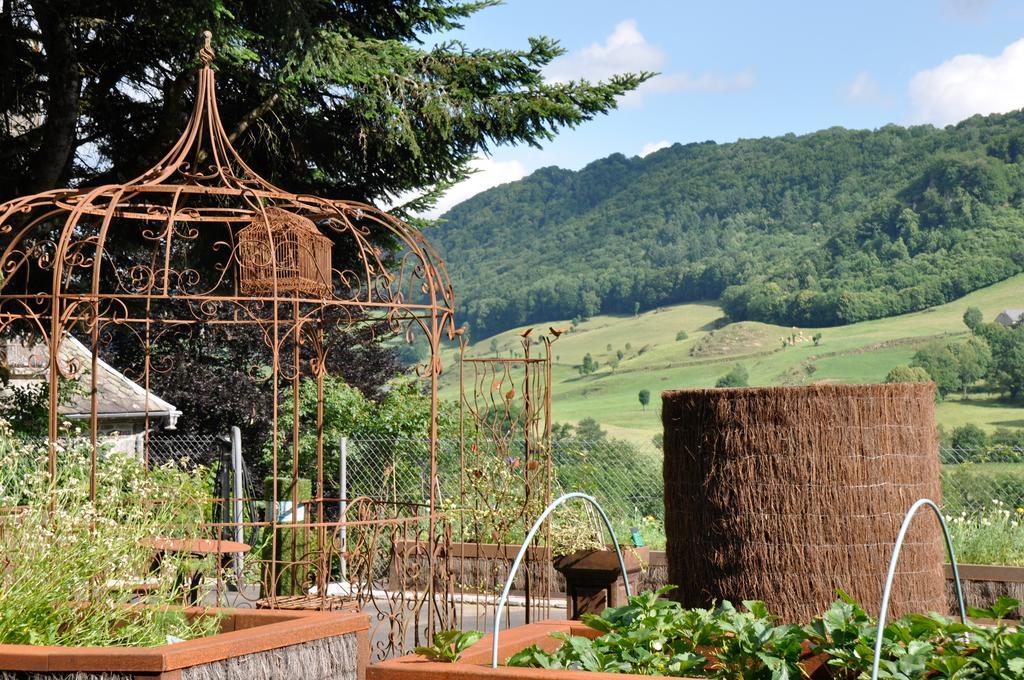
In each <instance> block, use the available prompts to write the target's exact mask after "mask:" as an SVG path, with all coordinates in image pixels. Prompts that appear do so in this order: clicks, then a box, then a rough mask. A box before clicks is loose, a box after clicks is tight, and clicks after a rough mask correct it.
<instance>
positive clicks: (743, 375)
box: [715, 364, 750, 387]
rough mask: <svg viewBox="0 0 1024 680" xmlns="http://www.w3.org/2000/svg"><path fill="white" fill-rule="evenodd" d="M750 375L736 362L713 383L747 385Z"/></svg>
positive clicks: (717, 384) (729, 385) (731, 385)
mask: <svg viewBox="0 0 1024 680" xmlns="http://www.w3.org/2000/svg"><path fill="white" fill-rule="evenodd" d="M749 379H750V375H749V374H748V373H747V369H746V368H745V367H744V366H743V365H742V364H736V365H735V366H733V367H732V370H730V371H729V372H728V373H726V374H725V375H723V376H722V377H721V378H719V379H718V381H717V382H716V383H715V387H747V381H748V380H749Z"/></svg>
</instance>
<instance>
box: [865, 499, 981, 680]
mask: <svg viewBox="0 0 1024 680" xmlns="http://www.w3.org/2000/svg"><path fill="white" fill-rule="evenodd" d="M926 506H927V507H929V508H931V510H932V511H933V512H934V513H935V517H936V518H937V519H938V520H939V524H940V525H941V526H942V535H943V537H944V538H945V540H946V550H947V551H948V552H949V561H950V564H952V565H953V580H954V582H955V584H956V597H957V601H958V603H959V605H960V620H961V621H962V622H964V623H966V622H967V607H966V606H965V605H964V591H963V586H962V585H961V583H960V570H959V568H958V567H957V562H956V553H955V551H954V550H953V540H952V538H950V535H949V527H948V526H946V518H945V517H944V516H943V514H942V511H941V510H939V506H938V505H937V504H936V503H935V501H933V500H931V499H929V498H922V499H920V500H918V501H917V502H915V503H914V504H913V505H911V506H910V509H909V510H907V514H906V515H905V516H904V517H903V524H902V525H901V526H900V533H899V534H898V535H897V537H896V545H895V546H893V549H892V557H891V558H889V571H888V572H887V573H886V576H885V587H884V588H883V589H882V606H881V608H880V609H879V611H878V630H877V631H876V632H875V658H874V661H873V662H872V664H871V680H878V670H879V664H880V663H881V655H882V639H883V636H884V635H885V617H886V615H887V614H888V613H889V597H890V596H891V595H892V585H893V580H894V579H895V578H896V563H897V562H899V559H900V551H901V550H903V541H904V540H905V539H906V537H907V531H908V530H909V529H910V523H911V522H912V521H913V519H914V516H915V515H916V514H917V511H918V510H920V509H921V508H923V507H926Z"/></svg>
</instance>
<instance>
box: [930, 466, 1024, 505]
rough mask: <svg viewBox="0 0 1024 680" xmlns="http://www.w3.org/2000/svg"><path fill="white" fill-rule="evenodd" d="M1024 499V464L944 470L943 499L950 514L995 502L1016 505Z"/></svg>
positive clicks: (957, 467) (962, 467)
mask: <svg viewBox="0 0 1024 680" xmlns="http://www.w3.org/2000/svg"><path fill="white" fill-rule="evenodd" d="M1021 499H1024V465H1020V464H1009V465H1008V464H1001V463H988V464H975V463H965V464H963V465H946V466H943V469H942V502H943V507H944V508H945V510H946V511H947V512H948V513H950V514H957V513H960V512H967V513H968V514H970V513H972V512H974V511H976V510H977V509H978V508H986V507H990V506H991V505H992V503H993V501H1000V502H1002V503H1005V504H1006V505H1007V506H1013V507H1016V506H1017V505H1019V504H1020V501H1021Z"/></svg>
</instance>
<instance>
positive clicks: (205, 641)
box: [0, 608, 370, 680]
mask: <svg viewBox="0 0 1024 680" xmlns="http://www.w3.org/2000/svg"><path fill="white" fill-rule="evenodd" d="M186 614H187V615H188V616H209V615H211V614H218V615H222V616H223V618H222V619H221V632H220V633H218V634H216V635H211V636H209V637H205V638H199V639H195V640H188V641H186V642H177V643H174V644H167V645H160V646H158V647H44V646H35V645H0V674H3V675H5V676H7V677H12V676H13V677H26V676H28V675H31V677H32V678H33V680H72V679H73V678H82V677H86V676H84V675H80V674H88V680H211V679H213V678H218V679H223V680H248V679H249V678H253V679H257V678H258V679H259V680H328V679H329V678H330V679H332V680H334V679H337V680H363V678H364V677H365V670H366V665H367V662H368V661H369V656H370V644H369V637H368V633H367V631H368V629H369V626H370V621H369V617H368V616H367V615H366V614H359V613H354V612H308V611H287V612H285V611H272V610H256V609H198V608H196V609H188V610H186Z"/></svg>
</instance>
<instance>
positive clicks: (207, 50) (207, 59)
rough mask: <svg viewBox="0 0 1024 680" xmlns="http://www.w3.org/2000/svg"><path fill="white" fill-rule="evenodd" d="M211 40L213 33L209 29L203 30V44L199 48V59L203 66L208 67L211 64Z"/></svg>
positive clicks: (212, 55)
mask: <svg viewBox="0 0 1024 680" xmlns="http://www.w3.org/2000/svg"><path fill="white" fill-rule="evenodd" d="M212 40H213V33H211V32H210V31H203V46H202V47H201V48H200V50H199V60H200V61H202V62H203V66H205V67H206V68H209V67H210V65H211V64H213V57H214V54H213V46H212V45H211V44H210V41H212Z"/></svg>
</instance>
